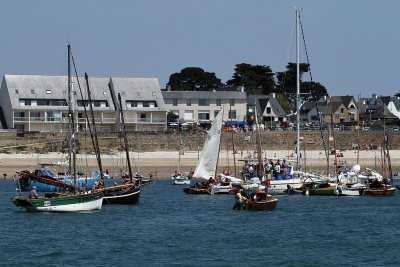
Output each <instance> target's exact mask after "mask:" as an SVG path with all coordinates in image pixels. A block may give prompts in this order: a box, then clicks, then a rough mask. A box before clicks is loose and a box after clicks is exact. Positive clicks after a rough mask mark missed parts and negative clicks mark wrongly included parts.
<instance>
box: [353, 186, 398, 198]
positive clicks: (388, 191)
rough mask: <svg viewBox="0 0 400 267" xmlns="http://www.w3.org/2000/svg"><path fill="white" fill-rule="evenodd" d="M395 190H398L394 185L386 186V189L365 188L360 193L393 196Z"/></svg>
mask: <svg viewBox="0 0 400 267" xmlns="http://www.w3.org/2000/svg"><path fill="white" fill-rule="evenodd" d="M395 192H396V189H395V188H394V187H392V188H384V189H365V190H362V191H361V193H360V194H361V195H363V196H381V197H387V196H393V195H394V193H395Z"/></svg>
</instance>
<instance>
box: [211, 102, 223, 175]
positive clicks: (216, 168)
mask: <svg viewBox="0 0 400 267" xmlns="http://www.w3.org/2000/svg"><path fill="white" fill-rule="evenodd" d="M220 112H221V111H220ZM218 114H219V113H218ZM223 118H224V109H223V108H222V116H221V123H222V121H223ZM213 123H216V122H215V118H214V122H213ZM221 128H222V127H221ZM221 130H222V129H220V130H219V139H220V142H219V146H218V154H217V155H218V157H217V162H216V163H215V172H214V178H216V177H217V171H218V162H219V153H220V151H221V135H222V132H221Z"/></svg>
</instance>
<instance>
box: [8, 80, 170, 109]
mask: <svg viewBox="0 0 400 267" xmlns="http://www.w3.org/2000/svg"><path fill="white" fill-rule="evenodd" d="M111 79H112V80H113V83H114V89H115V90H116V92H117V93H118V92H122V94H121V95H122V98H124V99H126V100H156V101H157V106H158V109H159V110H162V111H164V110H165V108H164V100H163V98H162V95H161V91H160V86H159V84H158V80H157V79H156V78H111ZM3 81H5V83H6V86H7V88H8V91H9V94H10V100H11V104H12V107H13V108H14V109H25V108H26V109H38V110H39V109H48V107H43V106H37V107H33V106H29V107H23V106H20V103H19V100H20V99H50V100H51V99H65V100H66V99H68V96H67V94H68V77H67V76H48V75H5V76H4V79H3ZM72 81H73V82H74V90H75V91H76V92H77V93H76V97H75V98H76V99H77V100H82V97H81V93H80V91H79V87H78V80H77V79H76V77H72ZM109 81H110V78H104V77H89V86H90V92H91V97H92V100H100V101H102V100H104V101H107V102H108V107H94V109H95V110H110V111H111V110H115V107H114V103H113V101H112V96H111V92H110V89H109V87H108V83H109ZM79 83H80V86H81V89H82V95H83V99H84V100H88V97H87V88H86V81H85V78H84V77H79ZM2 88H3V86H2ZM32 90H34V93H32ZM47 90H51V94H48V93H47V92H46V91H47ZM57 109H60V110H67V109H68V107H66V106H60V107H57ZM78 109H83V107H78ZM147 110H148V109H147Z"/></svg>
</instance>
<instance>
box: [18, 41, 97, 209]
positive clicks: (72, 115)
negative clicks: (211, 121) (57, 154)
mask: <svg viewBox="0 0 400 267" xmlns="http://www.w3.org/2000/svg"><path fill="white" fill-rule="evenodd" d="M71 57H72V54H71V46H70V45H68V107H69V108H68V113H69V134H68V138H69V155H70V157H69V160H70V161H69V163H70V164H69V173H70V174H71V175H72V177H73V180H74V186H73V187H68V188H69V189H70V190H71V192H70V193H65V194H61V193H47V194H45V196H44V197H37V195H36V194H34V195H33V196H16V197H14V198H12V199H11V202H13V203H14V204H15V205H16V206H17V207H20V208H21V209H23V208H25V209H26V210H27V211H45V212H73V211H88V210H96V209H101V207H102V203H103V192H90V193H89V192H85V191H81V192H77V190H76V178H77V171H76V140H75V135H76V129H77V127H76V116H77V113H76V111H75V97H74V95H75V91H74V90H73V88H72V81H71V69H70V66H71Z"/></svg>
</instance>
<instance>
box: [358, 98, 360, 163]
mask: <svg viewBox="0 0 400 267" xmlns="http://www.w3.org/2000/svg"><path fill="white" fill-rule="evenodd" d="M359 161H360V95H358V107H357V164H358V162H359Z"/></svg>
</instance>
